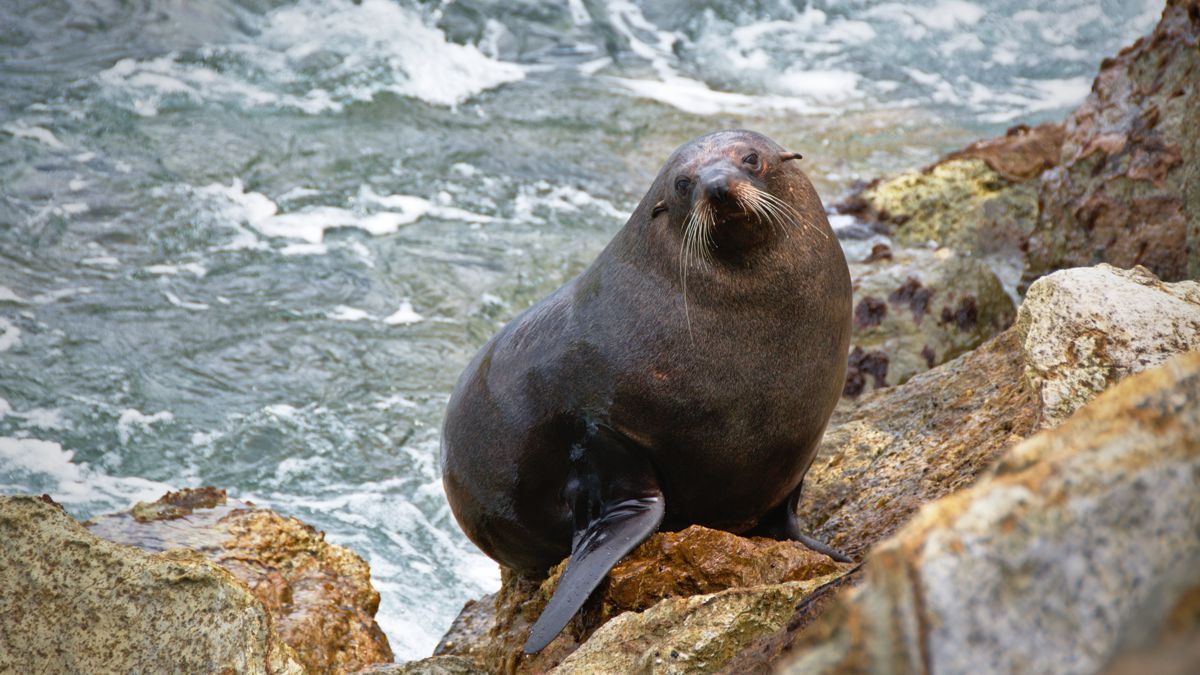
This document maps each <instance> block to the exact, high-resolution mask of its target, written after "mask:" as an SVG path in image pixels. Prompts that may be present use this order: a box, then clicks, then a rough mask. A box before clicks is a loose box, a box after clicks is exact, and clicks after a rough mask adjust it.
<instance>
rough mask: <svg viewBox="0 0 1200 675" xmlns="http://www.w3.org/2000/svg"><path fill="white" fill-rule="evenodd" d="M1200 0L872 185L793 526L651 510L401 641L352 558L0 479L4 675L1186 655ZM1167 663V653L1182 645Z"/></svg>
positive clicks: (1090, 669)
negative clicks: (1048, 108)
mask: <svg viewBox="0 0 1200 675" xmlns="http://www.w3.org/2000/svg"><path fill="white" fill-rule="evenodd" d="M1198 111H1200V0H1171V1H1170V2H1168V3H1167V6H1166V9H1165V10H1164V13H1163V18H1162V20H1161V21H1160V23H1159V25H1158V27H1157V28H1156V29H1155V30H1154V32H1153V33H1152V34H1151V35H1150V36H1148V37H1146V38H1143V39H1141V40H1139V41H1138V42H1137V43H1135V44H1134V45H1132V46H1130V47H1128V48H1126V49H1125V50H1123V51H1122V52H1121V53H1120V54H1119V55H1117V56H1116V57H1114V58H1111V59H1106V60H1105V61H1104V62H1103V64H1101V67H1100V72H1099V75H1098V76H1097V78H1096V81H1095V84H1094V86H1093V90H1092V94H1091V95H1090V96H1089V97H1088V99H1087V100H1086V101H1085V102H1084V103H1083V104H1082V105H1081V106H1080V107H1079V108H1078V109H1077V110H1076V111H1075V112H1074V113H1072V114H1071V115H1070V116H1069V117H1068V118H1067V120H1066V121H1065V122H1064V123H1062V124H1043V125H1040V126H1037V127H1032V128H1031V127H1026V126H1018V127H1015V128H1014V129H1012V130H1010V131H1009V133H1008V134H1007V135H1005V136H1004V137H1001V138H998V139H990V140H985V141H980V142H978V143H975V144H973V145H971V146H969V147H967V148H964V149H963V150H961V151H958V152H954V153H951V154H949V155H947V156H946V157H944V158H942V159H941V160H939V161H938V162H936V163H935V164H933V165H931V166H929V167H926V168H924V169H921V170H919V171H913V172H908V173H904V174H901V175H899V176H893V177H885V178H881V179H879V180H876V181H874V182H872V183H870V184H868V185H864V186H861V187H860V188H859V189H857V190H856V191H855V192H854V193H853V194H852V195H851V196H850V197H848V198H847V199H845V200H843V201H842V202H841V203H840V204H839V205H838V206H837V209H838V210H840V211H841V212H842V213H844V214H847V215H853V216H855V217H856V218H858V219H859V220H860V221H861V222H862V223H863V227H862V228H861V229H862V230H863V232H862V233H861V239H860V242H856V243H860V244H862V245H861V246H858V247H853V246H852V247H848V250H857V249H858V248H862V249H863V251H862V254H861V255H860V256H859V257H858V259H856V260H852V261H851V272H852V276H853V278H854V282H855V288H854V303H855V305H854V306H855V314H854V320H855V334H854V339H853V348H852V352H851V355H850V372H849V373H848V376H847V382H846V387H845V398H844V400H843V402H842V404H841V405H840V406H839V408H838V410H837V412H836V413H835V415H834V418H833V419H832V420H831V422H830V425H829V428H828V430H827V431H826V434H825V438H824V440H823V442H822V446H821V450H820V454H819V455H818V458H817V460H816V461H815V463H814V464H813V467H812V469H811V471H810V473H809V476H808V479H807V482H806V489H805V492H804V496H803V499H802V502H801V505H800V514H801V516H802V519H803V521H804V522H803V524H804V526H805V527H806V528H807V530H808V531H810V532H811V533H812V534H814V535H815V536H817V537H818V538H820V539H823V540H825V541H828V542H829V543H830V544H832V545H834V546H835V547H838V548H840V549H842V550H844V551H846V552H847V553H849V554H850V555H851V557H853V558H854V559H855V560H856V561H860V562H861V564H839V563H835V562H833V561H832V560H830V559H828V558H826V557H824V556H821V555H818V554H815V553H813V552H811V551H809V550H807V549H805V548H804V547H802V546H800V545H798V544H792V543H788V542H775V541H771V540H765V539H748V538H743V537H738V536H735V535H731V534H728V533H724V532H717V531H713V530H707V529H705V528H701V527H692V528H688V529H687V530H684V531H681V532H673V533H659V534H656V535H654V536H653V537H652V538H651V539H650V540H648V541H647V542H645V543H644V544H643V545H642V546H640V547H639V548H638V549H637V550H636V551H635V552H634V553H633V554H631V555H630V556H629V557H628V558H627V559H626V560H624V561H622V562H621V564H620V565H618V566H617V567H616V568H615V569H614V570H613V571H612V573H611V574H610V576H609V578H608V579H607V580H606V581H605V582H604V584H603V585H602V587H601V588H600V590H599V591H598V592H597V593H596V594H595V595H594V596H593V598H592V599H591V600H590V601H589V603H588V604H587V606H585V608H584V611H583V612H581V614H580V615H579V616H577V617H576V618H575V619H574V620H573V622H572V623H571V624H570V625H569V626H568V628H567V630H565V631H564V633H563V634H562V635H560V636H559V637H558V638H557V639H556V640H555V641H554V642H553V643H551V645H550V646H549V647H548V648H547V649H546V650H544V651H543V652H541V653H539V654H537V655H534V656H524V655H522V654H521V653H520V646H521V644H522V643H523V642H524V639H525V637H526V633H527V631H528V628H529V626H530V625H531V623H532V621H533V619H534V618H536V616H537V615H538V613H539V612H540V610H541V608H542V607H543V606H544V604H545V602H546V601H547V600H548V598H549V595H550V593H551V592H552V590H553V588H554V584H555V583H556V581H557V575H558V573H560V572H561V566H560V568H558V569H556V570H553V571H552V572H551V574H550V576H549V578H547V579H544V580H535V579H524V578H521V577H519V576H517V575H514V574H509V573H505V574H504V576H503V584H502V587H501V589H500V590H499V591H498V592H497V593H496V594H494V595H492V596H488V597H486V598H482V599H480V600H476V601H472V602H468V603H467V605H466V606H465V607H464V609H463V611H462V613H461V614H460V615H459V617H458V619H457V620H456V621H455V623H454V625H453V626H452V627H451V628H450V630H449V632H448V633H447V634H446V636H445V637H444V638H443V640H442V642H441V643H440V644H439V645H438V647H437V649H436V651H435V654H434V655H433V656H431V657H430V658H428V659H424V660H421V661H416V662H411V663H407V664H393V663H391V661H392V652H391V650H390V648H389V646H388V642H387V638H386V636H384V634H383V632H382V630H380V628H379V626H378V625H377V624H376V623H375V621H374V615H375V612H376V610H377V609H378V603H379V595H378V593H376V592H375V590H374V589H373V588H372V586H371V582H370V571H369V569H368V567H367V564H366V563H365V562H364V561H363V560H362V559H361V558H359V557H358V556H357V555H355V554H354V553H353V552H351V551H349V550H347V549H344V548H342V547H340V546H336V545H332V544H329V543H328V542H325V541H324V535H323V533H320V532H318V531H315V530H313V529H312V528H311V527H309V526H307V525H305V524H303V523H301V522H299V521H297V520H295V519H294V518H287V517H284V516H281V515H279V514H276V513H274V512H272V511H270V510H268V509H262V508H258V507H256V506H254V505H253V504H249V503H245V502H237V501H235V500H231V499H228V498H227V497H226V495H225V494H224V492H223V491H221V490H217V489H214V488H202V489H196V490H183V491H180V492H177V493H169V494H167V495H164V496H163V498H162V499H160V500H159V501H158V502H155V503H153V504H138V505H137V506H135V507H134V508H133V509H131V510H130V511H129V512H127V513H120V514H112V515H107V516H101V517H98V518H95V519H93V520H92V521H88V522H87V523H79V522H77V521H75V520H74V519H72V518H71V517H70V516H68V515H67V514H66V513H65V512H64V511H63V510H62V509H61V508H60V507H58V506H57V505H56V504H54V502H53V500H52V498H51V497H50V496H42V497H40V498H39V497H0V537H2V541H3V544H0V672H9V671H20V670H23V669H25V668H26V667H27V666H28V664H38V666H39V667H40V668H41V669H44V670H50V671H57V670H70V671H83V672H99V671H116V670H120V671H136V672H154V671H181V670H182V671H188V672H191V671H203V672H214V671H215V672H220V671H226V670H228V671H232V672H269V673H277V672H284V673H301V672H337V673H344V672H357V671H369V672H376V673H383V672H388V673H474V672H551V671H552V672H559V673H574V672H664V673H666V672H718V671H723V672H731V673H732V672H736V673H746V672H774V671H779V670H782V671H784V672H796V673H801V672H803V673H811V672H928V671H942V672H962V671H975V670H980V669H983V670H988V671H996V672H1014V671H1018V672H1023V671H1035V672H1037V671H1041V672H1077V673H1095V672H1103V671H1106V670H1108V671H1110V672H1126V671H1129V672H1133V670H1134V669H1139V668H1141V667H1144V664H1147V663H1153V664H1155V666H1156V667H1157V668H1159V672H1188V671H1187V667H1188V666H1189V664H1190V665H1191V666H1193V667H1194V665H1195V663H1197V662H1200V653H1198V651H1197V647H1196V645H1197V644H1200V353H1198V352H1200V283H1197V282H1196V281H1192V280H1193V279H1196V278H1197V277H1200V127H1198V125H1197V115H1200V112H1198ZM1173 667H1174V668H1176V669H1175V670H1174V671H1172V670H1171V668H1173Z"/></svg>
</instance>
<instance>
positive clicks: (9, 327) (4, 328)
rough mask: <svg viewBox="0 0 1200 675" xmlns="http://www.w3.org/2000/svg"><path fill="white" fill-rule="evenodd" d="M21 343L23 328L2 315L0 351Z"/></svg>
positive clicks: (0, 318)
mask: <svg viewBox="0 0 1200 675" xmlns="http://www.w3.org/2000/svg"><path fill="white" fill-rule="evenodd" d="M19 344H21V329H20V328H18V327H17V326H16V324H14V323H13V322H12V321H9V320H8V319H5V318H4V317H0V352H6V351H8V350H10V349H12V348H13V347H16V346H17V345H19Z"/></svg>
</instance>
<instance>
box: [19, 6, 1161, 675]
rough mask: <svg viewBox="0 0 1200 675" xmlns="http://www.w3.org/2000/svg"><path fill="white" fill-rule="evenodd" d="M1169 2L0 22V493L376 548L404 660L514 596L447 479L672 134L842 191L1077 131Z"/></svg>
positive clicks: (256, 14)
mask: <svg viewBox="0 0 1200 675" xmlns="http://www.w3.org/2000/svg"><path fill="white" fill-rule="evenodd" d="M1161 6H1162V3H1161V0H1105V1H1102V2H1096V1H1093V0H1058V1H1055V2H1050V1H1048V0H973V1H968V0H921V1H919V2H903V3H901V2H885V1H880V0H845V1H838V0H810V1H808V2H805V1H804V0H794V1H790V2H789V1H785V0H775V1H769V0H759V1H746V0H706V1H700V2H692V1H685V0H656V1H651V0H570V1H568V2H551V1H549V0H546V1H543V2H538V1H536V0H522V1H521V2H502V1H500V0H461V1H454V0H447V1H443V2H417V1H415V0H362V1H361V2H351V1H349V0H296V1H287V0H214V1H213V2H186V1H184V0H8V1H5V2H2V3H0V93H2V97H0V492H4V493H11V492H49V493H50V494H52V495H53V496H54V497H55V498H56V499H58V500H59V501H61V502H62V503H64V504H65V505H66V506H67V508H68V509H69V510H70V511H71V512H72V513H73V514H75V515H76V516H79V517H86V516H89V515H91V514H96V513H100V512H105V511H111V510H116V509H124V508H127V507H128V506H129V505H130V504H131V503H132V502H134V501H136V500H147V499H154V498H157V497H158V496H159V495H160V494H161V493H162V492H163V491H165V490H167V489H168V488H178V487H184V486H198V485H206V484H212V485H217V486H221V487H225V488H228V489H229V490H230V492H231V494H233V495H235V496H237V497H239V498H243V499H250V500H253V501H255V502H258V503H261V504H265V505H268V506H271V507H273V508H275V509H278V510H279V511H281V512H284V513H287V514H291V515H295V516H298V517H300V518H301V519H303V520H305V521H307V522H309V523H313V524H314V525H316V526H318V527H320V528H321V529H324V530H325V531H326V532H327V533H328V538H329V539H330V540H332V541H334V542H337V543H340V544H344V545H346V546H349V547H351V548H353V549H354V550H356V551H358V552H359V553H360V554H362V555H363V556H364V557H365V558H367V560H368V561H369V562H370V564H371V570H372V573H373V575H374V578H375V583H376V586H377V587H378V588H379V590H380V591H381V593H382V594H383V603H382V606H381V609H380V616H379V618H380V621H381V623H382V625H383V628H384V630H385V631H386V632H387V634H388V636H389V638H390V639H391V643H392V646H393V648H394V649H395V651H396V654H397V656H398V657H400V658H413V657H418V656H423V655H426V654H427V653H428V652H429V651H430V650H431V648H432V647H433V645H434V644H435V642H436V641H437V639H438V637H439V636H440V635H441V633H442V631H443V630H444V629H445V628H446V627H447V626H448V625H449V622H450V620H451V619H452V618H453V616H454V614H455V613H456V612H457V611H458V609H459V607H460V606H461V604H462V602H463V601H464V600H466V599H467V598H469V597H474V596H478V595H480V594H481V593H484V592H488V591H490V590H492V589H494V588H495V587H496V585H497V584H498V573H497V570H496V567H495V565H494V564H493V563H491V562H490V561H489V560H487V559H486V558H484V557H483V556H482V555H481V554H480V553H479V552H478V551H477V550H475V549H474V547H473V546H471V544H470V543H468V542H467V541H466V540H465V538H464V537H463V536H462V534H461V533H460V532H459V530H458V528H457V526H456V525H455V523H454V521H453V518H452V517H451V515H450V513H449V510H448V508H447V506H446V504H445V499H444V497H443V495H442V490H441V485H440V481H439V477H438V473H437V470H436V454H437V448H438V428H439V426H440V421H441V416H442V409H443V406H444V405H445V402H446V399H447V396H448V395H449V392H450V389H451V387H452V386H453V383H454V381H455V378H456V377H457V375H458V373H459V371H460V370H461V368H462V367H463V366H464V365H465V364H466V362H467V360H468V358H469V357H470V355H471V354H472V352H473V351H474V350H475V349H476V348H477V347H478V346H479V345H480V344H481V343H482V342H483V341H484V340H485V339H486V338H487V337H488V336H489V335H490V334H491V333H492V332H493V331H495V330H496V328H497V327H498V326H499V325H501V324H502V323H503V322H504V321H505V320H506V319H507V318H509V317H511V316H512V315H513V314H514V313H515V312H517V311H518V310H520V309H522V308H523V307H525V306H527V305H528V304H530V303H531V302H532V301H534V300H536V299H537V298H538V297H540V296H541V295H543V294H544V293H546V292H548V291H549V290H551V289H553V288H554V287H556V286H557V285H559V284H560V283H562V282H563V281H564V280H566V279H567V278H569V277H570V276H571V275H573V274H575V273H576V272H578V271H579V270H580V269H582V267H583V266H584V265H585V264H586V263H587V262H588V260H589V259H590V258H591V257H592V256H593V255H595V253H596V252H597V251H599V249H600V248H601V247H602V246H603V244H604V243H605V242H606V241H607V239H608V238H609V237H610V236H611V235H612V233H613V232H614V231H615V230H616V229H617V228H619V227H620V225H621V224H622V223H623V221H624V217H625V215H626V214H628V213H629V211H630V210H631V208H632V206H633V205H634V204H635V203H636V202H637V200H638V199H639V198H640V197H641V193H642V191H643V190H644V189H645V187H646V186H647V185H648V184H649V180H650V178H651V177H652V176H653V175H654V174H655V173H656V172H657V169H658V167H659V165H660V164H661V162H662V161H663V160H664V159H665V158H666V156H667V154H668V153H669V152H670V150H671V149H672V148H674V147H675V146H676V145H678V144H679V143H681V142H683V141H685V140H687V139H688V138H690V137H692V136H695V135H698V134H701V133H705V132H707V131H711V130H714V129H717V128H723V127H731V126H739V127H750V128H756V129H760V130H762V131H764V132H766V133H768V134H770V135H772V136H773V137H775V138H776V139H777V140H779V141H781V142H783V143H784V144H785V145H787V146H789V147H791V148H792V149H794V150H797V151H800V152H802V153H803V154H804V155H805V158H806V159H805V160H804V166H805V168H806V170H807V171H808V172H809V173H810V175H811V176H812V178H813V180H814V182H815V183H816V185H817V187H818V189H819V190H820V191H821V192H822V194H823V195H824V196H825V199H826V201H827V202H829V201H831V200H832V199H833V198H836V197H837V196H838V195H839V194H840V193H842V192H844V191H845V189H846V188H847V186H848V185H849V183H850V182H851V181H852V180H853V179H855V178H856V177H859V176H862V177H870V176H874V175H878V174H880V173H883V172H886V171H891V170H895V169H897V168H901V167H907V166H912V165H915V164H919V163H921V162H924V161H928V160H930V159H932V158H933V157H934V156H935V155H936V154H937V153H938V151H940V150H945V149H947V148H949V147H952V146H954V145H956V144H961V143H962V142H964V141H966V140H968V139H971V138H974V137H977V136H979V135H982V134H985V133H992V132H995V131H998V130H1000V129H1002V128H1003V127H1004V126H1005V125H1006V124H1010V123H1015V122H1018V121H1024V122H1032V121H1040V120H1044V119H1050V118H1058V117H1061V116H1062V114H1063V113H1064V111H1065V110H1067V109H1069V108H1070V107H1071V106H1073V105H1075V104H1076V103H1077V102H1078V101H1080V100H1081V99H1082V98H1083V96H1084V95H1085V94H1086V92H1087V90H1088V88H1089V86H1090V82H1091V78H1092V77H1093V75H1094V74H1095V71H1096V68H1097V65H1098V63H1099V61H1100V59H1101V58H1102V57H1103V56H1105V55H1107V54H1111V53H1114V52H1115V51H1116V50H1117V49H1118V48H1119V47H1120V46H1122V45H1123V44H1126V43H1128V42H1130V41H1131V40H1132V39H1133V38H1135V37H1136V36H1138V35H1141V34H1143V33H1146V32H1148V30H1149V29H1150V28H1151V27H1152V26H1153V24H1154V22H1155V20H1156V19H1157V16H1158V14H1159V12H1160V11H1161Z"/></svg>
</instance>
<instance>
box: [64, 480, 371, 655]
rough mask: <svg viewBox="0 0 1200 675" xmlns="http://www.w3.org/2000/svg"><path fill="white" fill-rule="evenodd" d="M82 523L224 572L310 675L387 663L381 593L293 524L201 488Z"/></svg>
mask: <svg viewBox="0 0 1200 675" xmlns="http://www.w3.org/2000/svg"><path fill="white" fill-rule="evenodd" d="M86 524H87V525H88V527H89V528H90V530H91V532H92V533H93V534H95V535H98V536H100V537H103V538H105V539H108V540H110V541H114V542H118V543H122V544H128V545H131V546H137V547H139V548H142V549H144V550H147V551H153V552H160V551H167V550H171V549H179V548H186V549H190V550H192V551H195V552H196V553H198V554H199V555H202V556H204V557H205V558H206V559H208V560H209V561H211V562H213V563H215V564H216V565H219V566H220V567H222V568H224V569H225V570H227V571H228V572H229V573H231V574H232V575H233V576H234V577H235V578H237V579H238V580H239V581H240V582H241V583H243V584H245V586H246V587H247V588H249V589H250V591H251V592H252V593H253V594H254V596H255V597H257V598H258V600H259V601H260V602H261V603H262V605H263V606H264V607H265V608H266V610H267V611H268V612H269V613H270V614H271V616H272V617H274V624H275V630H276V632H277V633H278V635H279V637H280V638H281V639H282V640H283V642H284V643H286V644H288V645H290V646H291V647H292V649H294V650H295V653H296V655H297V659H298V660H299V661H300V663H302V664H303V665H304V666H305V667H306V668H307V669H308V670H310V671H312V672H322V673H343V672H353V671H355V670H358V669H360V668H362V667H364V666H367V665H369V664H372V663H383V662H389V661H391V660H392V651H391V648H390V647H389V646H388V641H387V637H385V636H384V634H383V631H382V630H381V629H380V628H379V625H378V624H377V623H376V622H375V618H374V617H375V612H376V611H377V610H378V609H379V593H377V592H376V591H375V589H374V587H373V586H372V585H371V571H370V568H369V567H368V566H367V563H366V562H365V561H364V560H363V559H362V558H360V557H358V556H357V555H356V554H354V553H353V552H352V551H350V550H348V549H345V548H343V547H341V546H337V545H335V544H330V543H329V542H326V541H325V535H324V533H323V532H320V531H318V530H315V529H313V528H312V527H310V526H309V525H306V524H304V523H302V522H300V521H299V520H296V519H295V518H287V517H284V516H281V515H279V514H278V513H275V512H274V511H271V510H269V509H263V508H257V507H255V506H254V505H253V504H250V503H247V502H239V501H236V500H231V499H227V498H226V495H225V491H224V490H218V489H215V488H199V489H185V490H181V491H179V492H171V493H167V494H166V495H164V496H163V497H162V498H161V499H159V500H158V501H157V502H153V503H149V504H148V503H139V504H137V505H136V506H134V507H133V508H132V509H131V510H130V511H129V512H127V513H117V514H112V515H106V516H100V517H97V518H95V519H93V520H91V521H89V522H88V523H86Z"/></svg>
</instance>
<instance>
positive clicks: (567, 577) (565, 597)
mask: <svg viewBox="0 0 1200 675" xmlns="http://www.w3.org/2000/svg"><path fill="white" fill-rule="evenodd" d="M567 492H568V498H570V499H571V502H572V504H573V510H574V514H575V543H574V546H573V547H572V551H571V557H570V559H569V560H568V561H567V569H566V570H564V571H563V574H562V577H561V578H560V579H559V580H558V587H557V588H555V589H554V595H552V596H551V597H550V602H549V603H548V604H547V605H546V609H545V610H543V611H542V615H541V616H539V617H538V620H537V622H536V623H534V624H533V629H532V630H530V632H529V640H528V641H527V642H526V643H525V648H524V651H525V653H526V654H533V653H535V652H538V651H541V650H542V648H543V647H545V646H546V645H548V644H550V641H551V640H553V639H554V638H555V637H556V636H557V635H558V634H559V632H561V631H562V629H563V627H564V626H566V625H567V622H569V621H570V620H571V617H573V616H575V612H577V611H579V608H580V607H582V606H583V603H584V602H585V601H586V600H587V599H588V596H589V595H591V594H592V591H593V590H595V588H596V586H597V585H599V584H600V581H601V580H602V579H604V577H605V575H607V574H608V571H609V570H611V569H612V568H613V565H616V564H617V562H618V561H620V560H621V558H623V557H625V554H627V553H629V552H630V551H632V550H633V549H634V548H636V547H637V545H638V544H640V543H642V542H643V541H645V540H646V537H649V536H650V535H651V534H653V533H654V531H655V530H657V529H658V526H659V523H661V522H662V519H663V514H664V513H665V511H666V504H665V503H664V501H663V496H662V492H661V491H660V490H659V488H658V480H657V477H656V476H655V474H654V469H653V467H652V466H651V465H650V462H649V460H648V458H647V457H646V453H645V451H644V450H642V449H640V448H638V447H636V446H635V445H633V444H632V443H631V442H630V441H628V439H626V438H624V437H623V436H621V435H619V434H617V433H616V432H615V431H613V430H612V429H609V428H607V427H592V428H591V429H590V430H589V432H588V434H587V438H586V440H585V441H584V442H583V443H582V444H580V445H578V446H576V447H575V448H573V449H572V451H571V478H570V481H569V484H568V487H567Z"/></svg>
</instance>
